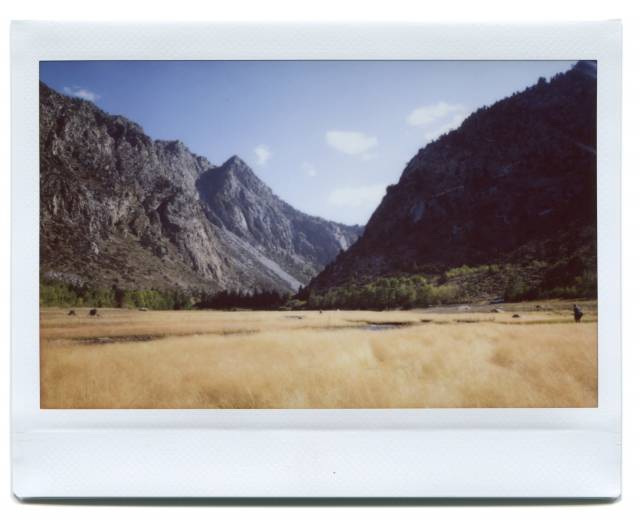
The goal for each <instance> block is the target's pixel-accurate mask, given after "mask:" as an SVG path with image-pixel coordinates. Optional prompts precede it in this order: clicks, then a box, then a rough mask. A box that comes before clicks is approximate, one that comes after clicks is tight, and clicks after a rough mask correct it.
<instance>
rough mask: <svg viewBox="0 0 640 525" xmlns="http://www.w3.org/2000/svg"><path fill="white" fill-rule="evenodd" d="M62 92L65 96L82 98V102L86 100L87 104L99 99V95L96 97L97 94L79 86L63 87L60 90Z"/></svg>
mask: <svg viewBox="0 0 640 525" xmlns="http://www.w3.org/2000/svg"><path fill="white" fill-rule="evenodd" d="M62 91H64V92H65V93H66V94H67V95H70V96H72V97H76V98H82V99H84V100H88V101H89V102H95V101H96V100H98V99H99V98H100V95H98V94H97V93H94V92H93V91H89V90H88V89H85V88H82V87H80V86H73V87H69V86H65V87H63V88H62Z"/></svg>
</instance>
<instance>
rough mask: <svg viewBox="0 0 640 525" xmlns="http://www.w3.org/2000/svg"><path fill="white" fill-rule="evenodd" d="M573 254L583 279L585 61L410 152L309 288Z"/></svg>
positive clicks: (590, 260)
mask: <svg viewBox="0 0 640 525" xmlns="http://www.w3.org/2000/svg"><path fill="white" fill-rule="evenodd" d="M575 255H579V256H580V257H581V260H583V261H586V263H584V264H583V265H582V268H581V271H582V270H584V269H585V268H584V266H585V264H586V266H587V267H588V268H590V269H592V270H595V264H596V263H595V257H596V65H595V63H591V62H579V63H578V64H577V65H576V66H575V67H574V68H572V69H571V70H570V71H568V72H566V73H564V74H561V75H558V76H556V77H554V78H553V79H552V80H550V81H549V82H547V81H545V80H544V79H541V80H540V81H539V82H538V83H537V84H536V85H535V86H532V87H530V88H528V89H526V90H525V91H523V92H521V93H517V94H515V95H513V96H511V97H508V98H506V99H504V100H501V101H499V102H497V103H496V104H494V105H493V106H491V107H489V108H482V109H480V110H478V111H476V112H475V113H474V114H472V115H471V116H470V117H468V118H467V119H466V120H465V121H464V123H463V124H462V125H461V126H460V127H459V128H458V129H457V130H455V131H452V132H450V133H448V134H447V135H445V136H443V137H441V138H440V139H438V140H437V141H435V142H433V143H431V144H428V145H427V146H426V147H425V148H423V149H421V150H420V151H419V152H418V153H417V155H416V156H415V157H414V158H413V159H411V161H410V162H409V163H408V164H407V166H406V168H405V169H404V171H403V173H402V176H401V177H400V180H399V181H398V183H397V184H395V185H392V186H389V188H388V189H387V193H386V195H385V197H384V199H383V200H382V202H381V204H380V205H379V207H378V208H377V210H376V211H375V213H374V214H373V216H372V217H371V219H370V221H369V223H368V224H367V225H366V228H365V232H364V234H363V236H362V237H361V238H360V240H359V241H357V242H356V243H355V244H354V245H353V246H352V247H351V248H350V249H349V250H347V251H346V252H345V253H344V254H342V255H340V256H339V257H338V258H337V260H336V261H335V262H333V263H332V264H330V265H329V266H328V267H327V268H326V269H325V270H324V271H323V272H322V273H321V274H320V275H319V276H318V277H316V278H315V279H314V280H313V281H312V282H311V285H310V289H311V290H314V291H316V292H321V291H322V290H326V289H329V288H332V287H336V286H343V285H345V284H347V283H363V282H368V281H371V280H372V279H374V278H376V277H380V276H389V275H406V274H415V273H422V274H425V275H430V274H431V275H433V274H436V275H437V274H440V273H442V272H444V271H446V270H447V269H451V268H456V267H460V266H462V265H468V266H471V267H473V266H477V265H486V264H494V263H502V264H507V263H509V264H514V265H520V266H521V267H523V268H524V267H526V266H527V265H529V264H530V263H533V262H534V261H535V262H536V264H538V267H543V266H545V265H546V266H550V265H553V264H554V263H556V262H558V261H561V260H565V259H567V258H571V257H573V256H575ZM532 278H534V279H538V280H540V279H543V278H544V275H543V273H540V272H539V275H533V276H532ZM494 281H495V282H496V284H495V286H493V289H491V286H490V287H489V289H485V290H484V291H483V293H484V294H485V295H487V296H490V295H491V294H499V293H500V292H501V291H502V287H503V285H504V282H502V281H501V280H500V279H497V280H495V279H494ZM487 282H489V281H487Z"/></svg>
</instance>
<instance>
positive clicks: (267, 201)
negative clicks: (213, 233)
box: [197, 157, 361, 285]
mask: <svg viewBox="0 0 640 525" xmlns="http://www.w3.org/2000/svg"><path fill="white" fill-rule="evenodd" d="M197 187H198V190H199V191H200V196H201V199H202V202H204V203H205V205H206V211H207V216H208V217H209V219H210V220H211V222H212V223H214V224H216V225H218V226H219V227H221V228H224V229H226V230H228V231H230V232H232V233H233V234H234V235H236V236H237V237H238V238H240V239H242V240H243V241H246V242H248V243H249V244H250V245H251V246H254V247H256V248H257V249H258V250H259V251H260V252H261V253H264V254H268V255H269V258H270V259H271V260H273V261H274V262H276V263H277V264H278V266H280V267H281V268H282V269H284V270H285V271H286V272H287V273H288V274H289V275H291V276H292V277H293V278H294V279H295V282H293V283H292V284H294V285H298V284H299V283H307V282H309V280H310V279H311V278H312V277H314V276H315V275H316V274H317V273H318V272H319V271H320V270H321V269H322V268H323V267H324V266H325V265H326V264H328V263H329V262H330V261H331V260H333V259H334V258H335V256H336V255H337V254H338V253H339V252H340V251H341V250H346V249H347V248H348V247H349V246H350V245H351V244H353V242H354V241H355V240H356V239H357V238H358V235H359V233H361V231H360V228H359V227H354V226H344V225H342V224H338V223H335V222H330V221H326V220H324V219H320V218H318V217H311V216H309V215H306V214H304V213H302V212H300V211H298V210H296V209H294V208H293V207H292V206H290V205H289V204H287V203H286V202H284V201H283V200H281V199H280V198H278V197H277V196H276V195H274V194H273V192H272V191H271V189H270V188H269V187H268V186H267V185H266V184H264V182H262V181H261V180H260V179H259V178H258V177H256V176H255V175H254V173H253V172H252V171H251V169H250V168H249V167H248V166H247V165H246V164H245V163H244V162H243V161H242V160H241V159H240V158H238V157H232V158H230V159H229V160H228V161H227V162H225V163H224V164H223V165H222V166H220V167H219V168H211V169H210V170H208V171H206V172H204V173H203V174H202V175H200V177H199V178H198V181H197Z"/></svg>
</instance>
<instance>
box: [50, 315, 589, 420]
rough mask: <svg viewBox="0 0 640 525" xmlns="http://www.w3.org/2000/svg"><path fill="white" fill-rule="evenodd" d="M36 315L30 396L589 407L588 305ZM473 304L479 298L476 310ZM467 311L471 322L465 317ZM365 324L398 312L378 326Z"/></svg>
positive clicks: (53, 404)
mask: <svg viewBox="0 0 640 525" xmlns="http://www.w3.org/2000/svg"><path fill="white" fill-rule="evenodd" d="M518 308H519V310H518V311H519V315H520V317H519V318H513V317H512V315H513V311H508V312H498V313H491V312H489V311H486V312H474V311H471V312H467V311H457V310H455V309H454V310H445V311H438V312H434V311H407V312H400V311H393V312H364V311H355V312H336V311H331V312H323V313H319V312H203V311H187V312H140V311H135V310H103V311H101V312H100V313H101V316H100V318H98V319H96V318H92V317H89V316H88V315H87V311H86V310H82V309H77V310H76V311H77V314H78V315H77V316H75V317H74V316H67V315H66V313H67V310H60V309H43V311H42V313H41V405H42V407H43V408H418V407H432V408H453V407H588V406H596V405H597V346H596V343H597V337H596V335H597V324H596V323H595V322H593V321H595V320H596V314H595V305H594V304H592V305H588V308H586V315H585V318H584V321H586V322H583V323H580V324H575V323H574V322H573V320H572V318H571V314H570V311H569V310H568V309H567V306H566V305H565V304H555V305H550V306H549V307H548V308H546V307H545V309H544V311H535V310H534V311H532V305H522V306H515V307H511V309H512V310H513V309H518ZM485 310H486V309H485ZM469 321H471V322H469ZM367 323H382V324H384V323H407V325H406V326H402V327H401V328H393V329H389V330H384V331H371V330H365V329H363V327H364V326H366V325H367Z"/></svg>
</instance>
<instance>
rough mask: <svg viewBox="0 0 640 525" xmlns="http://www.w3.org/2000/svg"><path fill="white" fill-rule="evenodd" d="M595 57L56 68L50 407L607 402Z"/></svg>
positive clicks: (47, 215) (47, 314)
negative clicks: (601, 341)
mask: <svg viewBox="0 0 640 525" xmlns="http://www.w3.org/2000/svg"><path fill="white" fill-rule="evenodd" d="M591 58H592V57H584V58H581V57H577V58H575V59H573V60H43V61H40V62H39V96H35V95H34V97H33V100H34V104H35V103H36V102H37V103H39V110H38V114H39V159H38V163H39V190H40V193H39V324H40V332H39V341H40V348H39V371H40V375H39V386H40V391H39V399H40V408H41V409H473V408H480V409H487V408H597V407H598V257H597V255H598V243H597V240H598V239H597V224H598V214H597V208H598V206H597V197H598V195H597V135H598V133H597V132H598V129H597V128H598V126H597V122H598V119H597V109H598V100H597V99H598V93H597V91H598V90H597V87H598V62H597V61H596V60H592V59H591ZM601 71H602V72H604V69H602V70H601ZM603 74H604V73H603ZM603 82H604V81H603ZM34 140H35V139H34ZM601 146H602V145H601ZM601 153H602V152H601ZM35 198H36V197H35V195H34V199H35ZM34 202H36V206H37V201H34ZM14 206H20V202H14ZM15 242H16V243H20V239H19V238H17V239H15ZM32 280H33V281H36V277H35V276H34V277H33V279H32ZM603 283H604V281H603ZM603 297H604V294H603ZM603 297H601V300H602V301H604V299H603ZM602 305H603V308H602V310H603V314H602V316H603V317H602V319H601V321H602V322H603V326H605V324H604V320H605V317H604V316H605V314H606V311H607V308H606V304H605V302H602ZM34 308H36V305H35V302H34ZM601 402H602V399H601Z"/></svg>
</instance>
